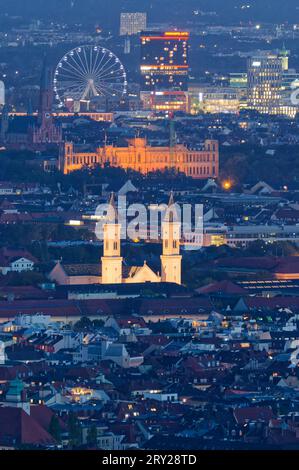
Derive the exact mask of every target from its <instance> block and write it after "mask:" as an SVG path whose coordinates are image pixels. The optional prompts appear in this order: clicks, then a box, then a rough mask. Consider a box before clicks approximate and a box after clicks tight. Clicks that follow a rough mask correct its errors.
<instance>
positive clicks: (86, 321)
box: [74, 317, 92, 331]
mask: <svg viewBox="0 0 299 470" xmlns="http://www.w3.org/2000/svg"><path fill="white" fill-rule="evenodd" d="M74 329H75V330H76V331H88V330H90V329H92V321H91V320H90V318H88V317H82V318H80V320H79V321H77V323H75V324H74Z"/></svg>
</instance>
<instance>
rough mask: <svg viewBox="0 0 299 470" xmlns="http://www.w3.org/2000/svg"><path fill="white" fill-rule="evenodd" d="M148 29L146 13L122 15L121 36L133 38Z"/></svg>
mask: <svg viewBox="0 0 299 470" xmlns="http://www.w3.org/2000/svg"><path fill="white" fill-rule="evenodd" d="M145 29H146V13H140V12H135V13H121V15H120V35H121V36H131V35H133V34H138V33H140V32H141V31H143V30H145Z"/></svg>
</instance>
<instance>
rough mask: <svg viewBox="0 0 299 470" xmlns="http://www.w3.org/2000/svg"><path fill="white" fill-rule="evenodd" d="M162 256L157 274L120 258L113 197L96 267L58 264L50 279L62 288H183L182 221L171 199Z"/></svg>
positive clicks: (120, 227) (93, 265)
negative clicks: (147, 285)
mask: <svg viewBox="0 0 299 470" xmlns="http://www.w3.org/2000/svg"><path fill="white" fill-rule="evenodd" d="M161 225H162V227H161V229H162V230H161V232H162V254H161V256H160V259H161V269H160V272H155V271H154V270H153V269H152V268H151V267H150V266H149V265H148V263H147V262H146V261H144V263H143V265H139V266H130V265H128V263H127V262H124V258H123V257H122V254H121V238H122V237H121V234H122V226H121V221H120V217H119V214H118V211H117V209H116V205H115V200H114V194H112V195H111V197H110V201H109V204H108V210H107V214H106V215H105V218H104V220H103V221H102V223H101V228H102V230H101V232H102V233H101V237H100V238H101V239H102V240H103V256H102V257H101V260H100V262H99V263H96V264H64V263H63V261H58V262H57V264H56V265H55V266H54V268H53V269H52V271H51V272H50V273H49V275H48V277H49V279H50V280H51V281H54V282H56V283H57V284H59V285H88V284H89V285H92V284H93V285H94V284H103V285H109V284H110V285H113V284H128V283H132V284H141V283H148V282H154V283H157V282H169V283H175V284H181V282H182V281H181V264H182V256H181V254H180V241H181V221H180V217H179V215H178V211H177V207H176V205H175V203H174V200H173V194H171V195H170V199H169V202H168V206H167V207H166V211H165V215H164V216H163V220H162V224H161Z"/></svg>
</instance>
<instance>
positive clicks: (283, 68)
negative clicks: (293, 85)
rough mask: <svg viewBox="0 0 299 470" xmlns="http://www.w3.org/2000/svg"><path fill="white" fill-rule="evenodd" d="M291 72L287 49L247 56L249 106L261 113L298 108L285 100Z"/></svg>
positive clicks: (281, 112) (291, 112) (284, 112)
mask: <svg viewBox="0 0 299 470" xmlns="http://www.w3.org/2000/svg"><path fill="white" fill-rule="evenodd" d="M292 76H293V74H292V73H291V70H289V69H288V51H286V50H283V51H281V53H278V54H271V53H268V52H265V53H260V54H259V55H256V56H254V57H250V58H249V59H248V67H247V81H248V107H249V108H250V109H255V110H257V111H259V112H260V113H263V114H284V115H288V116H293V115H295V114H296V112H297V110H296V109H295V108H294V107H293V106H292V105H291V103H290V100H287V95H288V94H290V89H289V86H288V82H289V81H291V77H292ZM288 101H289V102H288Z"/></svg>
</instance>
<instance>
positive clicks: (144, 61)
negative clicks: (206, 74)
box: [140, 31, 189, 91]
mask: <svg viewBox="0 0 299 470" xmlns="http://www.w3.org/2000/svg"><path fill="white" fill-rule="evenodd" d="M140 40H141V64H140V72H141V90H142V91H157V90H162V91H165V90H177V91H186V90H187V88H188V70H189V66H188V41H189V33H188V32H183V31H166V32H156V31H155V32H148V31H146V32H143V33H141V36H140Z"/></svg>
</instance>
